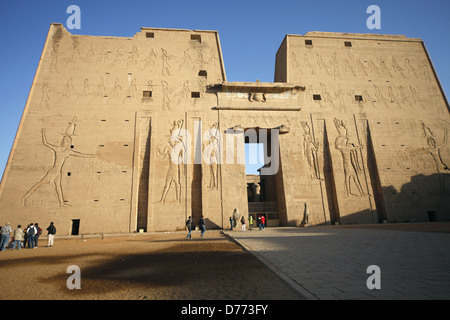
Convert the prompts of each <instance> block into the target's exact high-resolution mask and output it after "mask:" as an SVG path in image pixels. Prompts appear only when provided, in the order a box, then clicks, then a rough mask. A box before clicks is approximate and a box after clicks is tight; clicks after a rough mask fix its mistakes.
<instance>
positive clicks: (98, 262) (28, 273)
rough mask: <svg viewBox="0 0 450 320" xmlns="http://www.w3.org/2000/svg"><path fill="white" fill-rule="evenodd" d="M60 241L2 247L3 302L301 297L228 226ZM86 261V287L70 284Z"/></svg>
mask: <svg viewBox="0 0 450 320" xmlns="http://www.w3.org/2000/svg"><path fill="white" fill-rule="evenodd" d="M184 237H185V233H166V234H144V235H140V234H137V235H126V236H116V237H105V239H104V240H102V239H101V238H85V239H84V240H81V239H80V238H77V239H74V238H71V239H67V238H66V239H64V238H59V239H58V238H56V239H55V245H54V246H53V247H49V248H47V247H45V245H46V239H45V237H42V238H41V239H40V240H39V241H40V243H39V245H40V246H39V248H37V249H21V250H20V251H19V250H14V251H12V250H11V249H7V250H6V251H4V252H0V299H1V300H11V299H14V300H17V299H23V300H84V299H94V300H95V299H100V300H110V299H115V300H116V299H117V300H137V299H144V300H219V299H220V300H266V299H267V300H295V299H301V297H300V296H299V295H297V293H295V292H294V291H293V290H292V289H291V288H290V287H289V286H288V285H286V284H285V282H283V281H282V280H281V279H280V278H279V277H278V276H277V275H276V274H274V273H273V272H272V271H271V270H270V269H268V268H267V267H265V266H264V265H263V264H262V263H261V262H260V261H259V260H257V259H256V258H255V257H254V256H253V255H251V254H250V253H248V252H246V251H244V250H243V249H242V248H241V247H240V246H238V245H237V244H235V243H234V242H233V241H230V240H229V239H228V238H226V236H224V235H223V234H221V233H220V231H207V233H206V237H205V238H204V239H200V236H199V233H193V239H192V240H189V241H188V240H185V239H184ZM71 265H76V266H79V268H80V271H81V289H80V290H77V289H72V290H70V289H68V287H67V279H68V278H69V277H70V276H71V275H72V273H67V268H68V267H69V266H71Z"/></svg>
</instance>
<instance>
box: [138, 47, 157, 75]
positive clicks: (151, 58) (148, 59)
mask: <svg viewBox="0 0 450 320" xmlns="http://www.w3.org/2000/svg"><path fill="white" fill-rule="evenodd" d="M155 59H156V53H155V50H153V48H152V49H151V50H150V53H149V54H148V56H147V57H146V58H145V60H144V66H143V67H142V69H141V70H144V69H145V68H147V67H148V66H154V65H155Z"/></svg>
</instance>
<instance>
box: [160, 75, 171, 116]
mask: <svg viewBox="0 0 450 320" xmlns="http://www.w3.org/2000/svg"><path fill="white" fill-rule="evenodd" d="M161 84H162V92H163V101H162V109H163V110H170V102H171V101H170V96H169V93H170V90H169V84H168V83H167V81H164V80H162V81H161Z"/></svg>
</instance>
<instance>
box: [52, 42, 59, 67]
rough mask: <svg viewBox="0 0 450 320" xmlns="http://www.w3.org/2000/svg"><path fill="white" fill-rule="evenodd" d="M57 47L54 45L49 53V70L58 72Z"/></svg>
mask: <svg viewBox="0 0 450 320" xmlns="http://www.w3.org/2000/svg"><path fill="white" fill-rule="evenodd" d="M58 48H59V47H58V45H57V44H54V45H53V48H52V52H51V53H50V56H51V60H50V70H54V71H58Z"/></svg>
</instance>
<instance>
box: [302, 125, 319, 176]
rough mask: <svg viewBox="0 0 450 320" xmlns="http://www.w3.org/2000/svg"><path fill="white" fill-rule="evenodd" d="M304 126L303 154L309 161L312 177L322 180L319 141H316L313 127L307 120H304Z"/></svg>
mask: <svg viewBox="0 0 450 320" xmlns="http://www.w3.org/2000/svg"><path fill="white" fill-rule="evenodd" d="M301 125H302V127H303V154H304V155H305V157H306V160H307V161H308V165H309V169H310V172H311V179H314V178H316V179H317V180H322V179H321V178H320V173H319V158H318V155H317V151H318V150H319V143H318V142H315V141H314V138H313V136H312V133H311V129H310V127H309V125H308V123H307V122H306V121H302V122H301Z"/></svg>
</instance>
